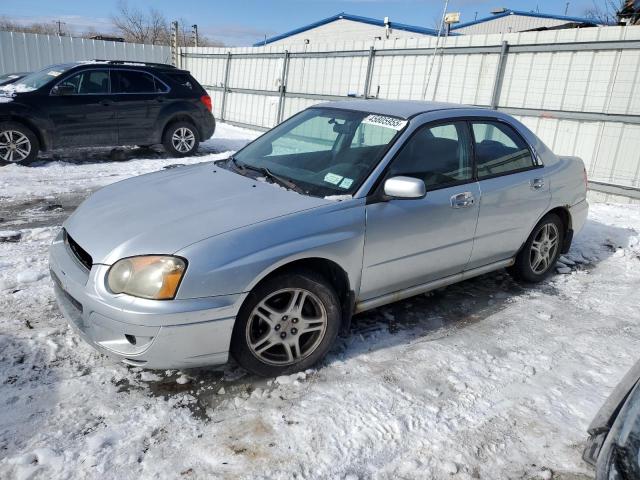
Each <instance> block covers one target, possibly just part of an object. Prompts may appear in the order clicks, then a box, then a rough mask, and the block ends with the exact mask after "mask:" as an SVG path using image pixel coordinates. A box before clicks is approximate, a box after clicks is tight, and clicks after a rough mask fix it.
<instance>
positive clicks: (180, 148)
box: [162, 122, 200, 157]
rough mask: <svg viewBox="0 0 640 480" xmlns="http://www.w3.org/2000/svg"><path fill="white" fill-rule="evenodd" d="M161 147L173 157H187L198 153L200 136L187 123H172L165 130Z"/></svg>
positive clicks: (194, 128)
mask: <svg viewBox="0 0 640 480" xmlns="http://www.w3.org/2000/svg"><path fill="white" fill-rule="evenodd" d="M162 145H163V146H164V149H165V150H166V151H167V153H169V154H170V155H172V156H174V157H187V156H189V155H193V154H194V153H196V152H197V151H198V146H199V145H200V134H199V133H198V129H197V128H196V127H194V126H193V124H191V123H189V122H174V123H171V124H170V125H169V126H168V127H167V128H166V129H165V131H164V135H163V136H162Z"/></svg>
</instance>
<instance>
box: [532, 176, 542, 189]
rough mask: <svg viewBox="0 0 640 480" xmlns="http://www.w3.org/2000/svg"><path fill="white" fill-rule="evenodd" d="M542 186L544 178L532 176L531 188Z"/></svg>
mask: <svg viewBox="0 0 640 480" xmlns="http://www.w3.org/2000/svg"><path fill="white" fill-rule="evenodd" d="M542 187H544V178H534V179H533V180H531V188H534V189H536V190H540V189H541V188H542Z"/></svg>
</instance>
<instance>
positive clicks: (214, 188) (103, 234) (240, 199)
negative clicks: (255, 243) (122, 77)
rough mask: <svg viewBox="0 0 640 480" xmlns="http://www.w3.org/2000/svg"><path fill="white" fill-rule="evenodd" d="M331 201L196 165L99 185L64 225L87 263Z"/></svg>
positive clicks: (169, 248) (154, 250) (167, 250)
mask: <svg viewBox="0 0 640 480" xmlns="http://www.w3.org/2000/svg"><path fill="white" fill-rule="evenodd" d="M327 203H331V202H330V200H325V199H322V198H316V197H308V196H305V195H300V194H298V193H295V192H293V191H290V190H286V189H284V188H281V187H279V186H278V185H274V184H271V183H264V182H260V181H256V180H253V179H251V178H247V177H244V176H242V175H239V174H237V173H234V172H231V171H228V170H225V169H223V168H220V167H217V166H216V165H215V164H213V163H204V164H198V165H194V166H189V167H181V168H176V169H172V170H165V171H161V172H156V173H152V174H147V175H142V176H139V177H134V178H131V179H128V180H124V181H121V182H118V183H115V184H113V185H110V186H108V187H105V188H103V189H101V190H99V191H97V192H96V193H94V194H93V195H92V196H91V197H89V198H88V199H87V200H86V201H84V202H83V203H82V204H81V205H80V207H78V209H77V210H76V211H75V212H74V213H73V215H71V217H69V219H67V221H66V222H65V223H64V227H65V229H66V230H67V232H68V234H69V235H70V236H71V237H72V238H73V240H75V241H76V242H77V243H78V244H79V245H80V246H81V247H82V248H83V249H84V250H86V251H87V252H88V253H89V254H90V255H91V256H92V258H93V263H100V264H106V265H110V264H112V263H113V262H115V261H117V260H118V259H120V258H123V257H129V256H134V255H146V254H172V253H175V252H177V251H178V250H180V249H182V248H184V247H186V246H188V245H191V244H192V243H195V242H199V241H201V240H204V239H205V238H208V237H212V236H215V235H220V234H222V233H225V232H229V231H231V230H235V229H238V228H242V227H246V226H248V225H252V224H255V223H259V222H264V221H266V220H269V219H272V218H277V217H281V216H284V215H289V214H292V213H296V212H299V211H302V210H308V209H312V208H315V207H319V206H322V205H326V204H327Z"/></svg>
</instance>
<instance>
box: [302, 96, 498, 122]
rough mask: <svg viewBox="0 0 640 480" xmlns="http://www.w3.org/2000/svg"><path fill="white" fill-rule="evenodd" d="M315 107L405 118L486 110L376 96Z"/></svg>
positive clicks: (327, 103) (320, 104)
mask: <svg viewBox="0 0 640 480" xmlns="http://www.w3.org/2000/svg"><path fill="white" fill-rule="evenodd" d="M314 107H320V108H337V109H340V110H355V111H359V112H368V113H375V114H378V115H389V116H392V117H399V118H403V119H409V118H411V117H415V116H416V115H419V114H421V113H427V112H433V111H436V110H452V109H477V110H485V109H483V108H479V107H473V106H471V105H461V104H459V103H445V102H426V101H419V100H379V99H375V98H373V99H369V100H364V99H354V100H340V101H335V102H324V103H319V104H317V105H314Z"/></svg>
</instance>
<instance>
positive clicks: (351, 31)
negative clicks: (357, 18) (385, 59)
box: [267, 18, 429, 46]
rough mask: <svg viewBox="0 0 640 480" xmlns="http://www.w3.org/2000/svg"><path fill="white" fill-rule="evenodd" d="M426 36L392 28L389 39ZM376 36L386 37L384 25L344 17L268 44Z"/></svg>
mask: <svg viewBox="0 0 640 480" xmlns="http://www.w3.org/2000/svg"><path fill="white" fill-rule="evenodd" d="M426 36H429V35H424V34H421V33H413V32H407V31H406V30H398V29H394V28H392V29H391V30H390V34H389V39H399V38H420V37H426ZM376 37H382V38H385V29H384V27H378V26H376V25H370V24H367V23H362V22H354V21H352V20H346V19H344V18H342V19H338V20H335V21H333V22H331V23H327V24H325V25H321V26H319V27H316V28H312V29H309V30H306V31H304V32H302V33H298V34H296V35H291V36H290V37H286V38H283V39H282V40H277V41H275V42H271V43H269V44H267V45H273V46H279V45H292V44H304V41H305V39H309V43H313V44H315V43H333V42H336V41H340V42H344V41H355V40H363V41H367V42H373V41H374V40H375V38H376Z"/></svg>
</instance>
